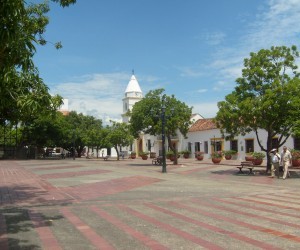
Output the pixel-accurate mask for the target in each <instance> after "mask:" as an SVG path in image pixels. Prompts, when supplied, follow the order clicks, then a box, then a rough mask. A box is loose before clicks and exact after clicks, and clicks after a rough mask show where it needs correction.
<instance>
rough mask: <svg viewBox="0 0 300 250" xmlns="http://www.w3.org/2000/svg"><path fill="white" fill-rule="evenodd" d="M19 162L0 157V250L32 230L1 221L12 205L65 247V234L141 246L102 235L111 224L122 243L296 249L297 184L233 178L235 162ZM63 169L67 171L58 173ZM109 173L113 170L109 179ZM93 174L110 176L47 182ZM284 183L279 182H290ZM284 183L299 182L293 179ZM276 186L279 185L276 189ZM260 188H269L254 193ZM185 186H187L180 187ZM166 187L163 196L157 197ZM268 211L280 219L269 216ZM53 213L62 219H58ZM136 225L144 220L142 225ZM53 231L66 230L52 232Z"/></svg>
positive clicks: (44, 245)
mask: <svg viewBox="0 0 300 250" xmlns="http://www.w3.org/2000/svg"><path fill="white" fill-rule="evenodd" d="M78 162H79V161H78ZM35 163H36V162H35ZM22 164H23V166H22V165H19V164H18V162H14V161H8V162H5V164H4V162H0V192H1V193H0V197H1V204H0V205H1V206H0V209H1V210H0V249H1V250H2V249H3V250H6V249H9V247H10V242H11V241H12V240H14V241H15V243H14V244H19V245H20V249H22V247H21V246H24V248H26V244H30V242H26V240H24V239H23V240H21V239H22V238H20V239H19V240H18V234H20V237H21V236H22V231H24V232H25V231H28V234H31V233H30V230H26V227H28V226H29V225H28V224H26V226H25V224H24V223H23V224H22V223H21V222H20V223H21V224H20V225H18V227H16V225H15V223H13V222H12V221H13V220H10V221H8V220H6V216H8V215H7V213H9V216H10V217H13V216H14V214H15V213H17V210H15V208H19V207H20V206H21V207H22V209H23V210H24V211H27V214H28V216H29V219H30V222H31V224H32V228H33V229H34V230H35V232H36V233H37V235H38V237H39V239H40V242H41V246H40V247H41V249H63V248H64V247H63V246H65V245H64V244H62V242H64V240H65V237H67V238H68V242H70V243H69V244H71V245H70V246H68V249H77V248H76V245H74V246H72V237H73V242H78V241H83V242H85V241H87V242H88V245H87V249H88V248H89V249H118V248H122V249H140V245H139V247H138V248H137V246H136V248H135V247H134V243H131V244H133V245H130V244H128V246H127V245H123V246H121V245H117V242H118V241H114V240H113V239H112V238H111V237H108V235H109V234H110V232H109V230H113V229H114V228H116V229H118V230H119V231H120V232H123V234H120V235H119V237H120V239H123V242H129V239H130V238H132V239H135V240H136V241H138V242H139V244H141V245H143V246H144V248H145V249H146V248H149V249H195V248H198V247H202V248H207V249H233V248H234V249H289V248H291V249H299V248H300V233H299V231H298V230H297V229H298V228H299V227H300V216H299V215H298V212H299V209H300V202H298V200H299V198H300V197H299V196H300V195H299V194H298V193H295V192H292V191H293V190H297V188H296V186H291V188H289V187H288V186H280V185H282V184H283V183H282V180H281V182H280V180H274V179H270V178H267V177H266V176H240V178H239V176H237V175H235V171H234V168H235V167H233V168H231V169H230V168H224V167H222V166H218V167H217V166H214V165H204V164H201V165H195V164H191V163H188V164H185V167H186V169H185V168H182V167H180V166H170V167H168V173H169V174H161V173H157V172H158V169H157V168H156V167H152V166H150V167H151V169H147V170H146V171H144V169H142V168H136V167H134V168H130V167H128V168H127V171H126V170H125V169H126V166H125V165H124V167H123V166H122V165H121V164H122V163H119V162H118V164H117V166H118V168H111V169H109V170H108V169H107V168H105V169H101V166H100V169H98V168H99V165H98V164H97V165H95V168H97V169H94V170H85V166H86V165H85V163H82V165H81V163H80V162H79V163H78V165H77V164H76V166H75V165H74V164H73V166H74V170H75V169H76V171H70V170H71V169H72V164H71V163H70V162H69V163H68V162H67V161H66V162H63V161H60V164H66V166H55V164H54V163H53V162H49V161H40V165H41V166H38V164H36V165H37V166H38V168H26V166H30V163H26V162H25V163H24V162H23V163H22ZM103 164H105V163H103ZM110 164H113V163H112V162H110ZM103 166H104V167H105V165H103ZM81 167H82V169H81ZM89 167H90V168H91V167H93V165H89ZM223 168H224V169H223ZM61 169H67V170H68V172H65V173H60V172H59V170H61ZM133 169H134V171H133ZM36 170H51V172H53V171H55V170H57V171H58V172H57V173H51V174H42V175H36V174H34V172H32V171H36ZM81 170H82V171H81ZM115 171H116V173H117V175H116V176H115V177H114V172H115ZM122 171H123V172H122ZM122 173H123V174H124V175H125V176H124V177H122ZM129 173H130V174H129ZM93 174H95V175H97V174H103V175H107V174H109V176H110V178H109V180H101V181H98V182H94V183H85V182H84V181H83V182H82V183H78V184H77V185H75V186H69V187H56V186H53V185H52V184H51V182H49V181H50V180H52V179H55V178H66V179H69V180H72V178H73V177H80V178H82V180H84V178H85V176H87V175H93ZM179 178H182V179H179ZM46 179H48V181H47V180H46ZM180 180H182V182H181V181H180ZM287 181H288V180H286V181H285V182H284V183H286V185H290V184H289V182H287ZM290 181H291V182H290V183H293V184H294V185H298V183H297V182H296V181H297V180H290ZM72 183H73V182H72ZM183 183H184V184H183ZM189 185H191V187H190V188H189ZM274 185H277V186H276V189H275V188H274ZM161 187H163V188H161ZM224 187H225V188H224ZM245 187H248V188H249V189H250V188H251V190H252V191H253V193H254V194H251V192H241V193H239V192H238V191H237V190H247V189H245ZM266 187H267V188H268V192H258V191H263V190H265V188H266ZM271 187H272V188H271ZM141 188H142V189H141ZM186 188H187V190H188V191H184V190H185V189H186ZM195 188H197V189H195ZM175 190H176V191H175ZM180 190H183V193H181V192H180ZM202 191H203V193H202ZM278 191H280V193H278ZM141 192H145V194H147V195H146V197H149V198H151V195H153V197H152V198H151V199H149V201H148V202H146V203H145V202H143V200H144V199H142V200H140V197H143V196H141ZM164 192H169V194H168V195H166V196H161V195H163V194H164ZM258 193H259V194H258ZM119 194H123V196H122V200H118V199H116V198H117V196H118V195H119ZM150 194H151V195H150ZM166 194H167V193H166ZM190 194H192V195H191V196H190ZM207 194H210V195H207ZM276 194H277V195H276ZM126 195H127V197H128V198H127V199H128V202H126ZM223 196H225V197H223ZM86 202H88V203H86ZM51 214H54V215H55V216H54V217H56V218H57V220H53V222H51V223H49V224H47V223H46V221H45V218H47V217H49V215H51ZM274 214H276V215H279V217H276V218H274ZM59 215H62V216H63V218H64V220H65V222H64V223H63V224H62V222H61V220H60V219H59V218H60V217H59ZM101 220H104V221H105V223H103V226H102V224H99V225H97V226H96V227H95V225H94V223H96V221H98V222H97V223H99V221H101ZM141 224H142V225H144V226H143V227H142V228H141ZM104 225H106V226H104ZM108 225H109V226H108ZM179 225H182V227H181V226H179ZM24 226H25V228H24V229H23V230H22V227H24ZM15 228H20V231H19V232H17V231H15V232H14V233H12V232H13V229H14V230H15ZM237 228H239V229H240V230H237ZM141 229H142V230H141ZM57 230H62V232H64V234H63V235H61V234H56V233H55V232H56V231H57ZM68 232H70V233H68ZM74 232H77V233H74ZM114 234H115V232H114ZM74 237H76V239H75V238H74ZM128 238H129V239H128ZM16 242H17V243H16ZM121 242H122V240H121ZM132 242H134V241H132ZM22 244H23V245H22Z"/></svg>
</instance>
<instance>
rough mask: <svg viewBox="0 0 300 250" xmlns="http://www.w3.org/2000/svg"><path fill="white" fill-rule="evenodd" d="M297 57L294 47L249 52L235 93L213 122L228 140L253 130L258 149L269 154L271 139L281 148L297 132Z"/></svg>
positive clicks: (299, 94)
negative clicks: (264, 138) (276, 141)
mask: <svg viewBox="0 0 300 250" xmlns="http://www.w3.org/2000/svg"><path fill="white" fill-rule="evenodd" d="M298 57H299V52H298V51H297V48H296V47H295V46H292V47H290V48H289V47H286V46H280V47H271V49H262V50H260V51H258V52H257V53H251V54H250V58H246V59H245V60H244V69H243V70H242V76H241V77H240V78H238V79H237V80H236V83H237V86H236V87H235V90H234V91H233V92H232V93H230V94H229V95H227V96H226V97H225V101H221V102H219V103H218V107H219V111H218V113H217V116H216V122H217V125H218V127H219V128H220V129H221V132H222V133H223V135H224V136H225V137H226V138H227V139H228V138H233V137H234V136H237V135H239V134H242V135H245V134H246V133H248V132H250V131H254V132H255V133H256V138H257V142H258V144H259V146H260V148H261V150H262V151H264V152H269V151H270V150H271V148H273V147H274V145H272V139H273V138H274V137H275V138H278V143H279V146H282V145H283V144H284V143H285V142H286V140H287V139H288V138H289V136H291V134H292V133H293V131H296V128H297V127H299V123H297V122H296V121H297V120H298V119H299V117H300V80H299V73H298V72H297V64H296V60H297V58H298ZM260 129H262V130H265V131H266V132H267V143H266V145H263V144H262V143H261V141H262V140H261V138H260V137H259V136H260V134H259V133H258V132H259V130H260ZM263 141H265V140H263ZM267 158H268V164H267V171H268V170H269V169H270V159H269V157H267Z"/></svg>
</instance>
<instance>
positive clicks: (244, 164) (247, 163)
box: [237, 161, 254, 175]
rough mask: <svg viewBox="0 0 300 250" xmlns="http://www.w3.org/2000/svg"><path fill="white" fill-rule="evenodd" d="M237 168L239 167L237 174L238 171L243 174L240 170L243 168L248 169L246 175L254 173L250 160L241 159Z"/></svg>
mask: <svg viewBox="0 0 300 250" xmlns="http://www.w3.org/2000/svg"><path fill="white" fill-rule="evenodd" d="M237 168H238V169H239V172H238V174H240V173H241V174H244V172H243V170H242V169H243V168H247V169H248V170H249V173H248V175H249V174H254V172H253V168H254V165H253V162H252V161H242V162H241V166H237Z"/></svg>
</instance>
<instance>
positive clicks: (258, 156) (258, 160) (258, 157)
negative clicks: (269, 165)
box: [252, 152, 266, 165]
mask: <svg viewBox="0 0 300 250" xmlns="http://www.w3.org/2000/svg"><path fill="white" fill-rule="evenodd" d="M265 156H266V155H265V153H263V152H253V153H252V157H253V159H252V162H253V164H254V165H261V164H262V162H263V159H264V158H265Z"/></svg>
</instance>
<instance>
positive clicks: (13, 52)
mask: <svg viewBox="0 0 300 250" xmlns="http://www.w3.org/2000/svg"><path fill="white" fill-rule="evenodd" d="M54 2H58V3H59V4H60V5H61V6H63V7H65V6H68V5H69V4H71V3H75V2H76V0H54ZM49 9H50V8H49V3H47V2H44V3H37V4H27V2H26V1H24V0H3V1H1V4H0V85H1V86H0V122H1V123H2V124H4V123H5V121H7V120H9V121H12V122H15V123H16V122H19V121H26V120H30V119H32V117H33V116H36V115H37V114H38V113H40V112H54V111H55V110H56V109H57V108H58V107H59V106H60V105H61V104H62V98H61V97H60V96H55V97H52V96H51V95H50V94H49V93H48V87H47V86H46V85H45V84H44V83H43V80H42V79H41V78H40V77H39V72H38V69H37V68H36V67H35V65H34V63H33V60H32V59H33V56H34V54H35V53H36V45H45V44H46V43H47V41H46V40H45V39H44V38H43V34H44V33H45V31H46V26H47V25H48V23H49V20H48V17H47V16H46V13H47V12H48V11H49ZM55 46H56V47H57V48H60V47H61V45H60V43H57V44H55Z"/></svg>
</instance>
